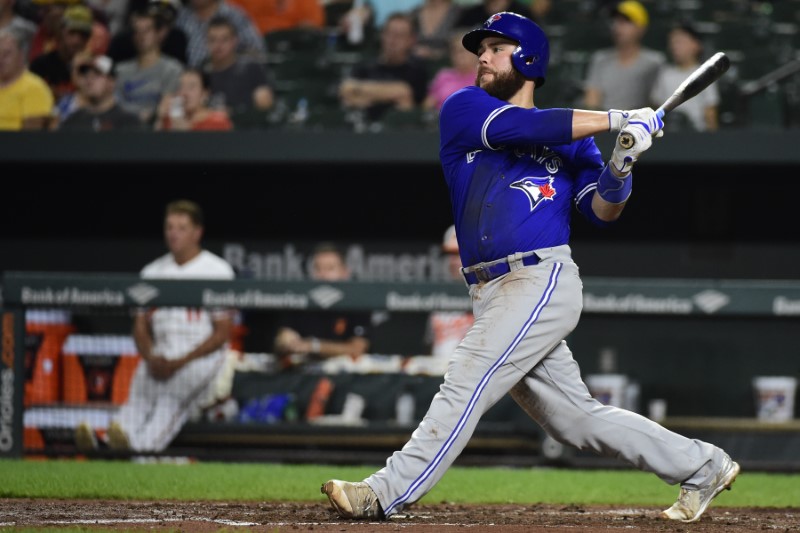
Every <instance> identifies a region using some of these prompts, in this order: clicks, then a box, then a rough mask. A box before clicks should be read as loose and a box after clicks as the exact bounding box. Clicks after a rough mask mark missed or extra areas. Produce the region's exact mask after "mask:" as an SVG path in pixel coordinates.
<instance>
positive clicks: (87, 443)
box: [75, 422, 97, 453]
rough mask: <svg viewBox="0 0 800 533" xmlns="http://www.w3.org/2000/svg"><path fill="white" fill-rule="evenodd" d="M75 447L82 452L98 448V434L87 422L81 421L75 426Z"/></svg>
mask: <svg viewBox="0 0 800 533" xmlns="http://www.w3.org/2000/svg"><path fill="white" fill-rule="evenodd" d="M75 447H76V448H77V449H78V451H79V452H82V453H87V452H92V451H94V450H96V449H97V436H96V435H95V433H94V429H93V428H92V427H91V426H90V425H89V424H88V423H86V422H81V423H80V424H79V425H78V427H76V428H75Z"/></svg>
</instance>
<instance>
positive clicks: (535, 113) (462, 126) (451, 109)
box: [439, 87, 572, 153]
mask: <svg viewBox="0 0 800 533" xmlns="http://www.w3.org/2000/svg"><path fill="white" fill-rule="evenodd" d="M439 126H440V135H441V140H442V148H443V149H444V150H446V151H453V152H456V153H464V152H469V151H472V150H481V149H489V150H497V149H500V148H502V147H514V146H528V145H532V144H564V143H569V142H571V141H572V109H537V108H533V109H524V108H521V107H519V106H515V105H512V104H509V103H508V102H505V101H503V100H499V99H497V98H494V97H492V96H489V95H488V94H487V93H486V91H484V90H483V89H481V88H479V87H465V88H463V89H460V90H458V91H456V92H455V93H453V94H451V95H450V96H449V97H448V98H447V100H445V102H444V104H443V105H442V111H441V113H440V116H439Z"/></svg>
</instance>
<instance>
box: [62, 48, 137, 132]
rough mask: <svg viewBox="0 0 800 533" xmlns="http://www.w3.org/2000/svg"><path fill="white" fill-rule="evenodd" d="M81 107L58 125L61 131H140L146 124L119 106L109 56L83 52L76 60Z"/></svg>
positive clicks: (111, 62)
mask: <svg viewBox="0 0 800 533" xmlns="http://www.w3.org/2000/svg"><path fill="white" fill-rule="evenodd" d="M74 68H75V79H76V83H77V87H78V95H77V99H78V102H79V107H78V108H77V109H76V110H75V111H73V112H71V113H70V114H69V115H68V116H67V117H66V118H65V119H63V121H61V122H60V123H59V124H58V127H57V129H58V130H60V131H122V130H127V131H138V130H144V129H145V126H144V123H143V122H142V121H141V120H139V117H138V116H137V115H136V114H135V113H131V112H129V111H126V110H125V109H123V108H122V106H120V105H119V102H118V101H117V98H116V95H115V89H116V81H115V79H114V64H113V61H112V60H111V58H110V57H108V56H91V55H89V54H81V55H80V56H79V61H76V63H75V67H74Z"/></svg>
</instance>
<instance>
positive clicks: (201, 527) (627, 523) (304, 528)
mask: <svg viewBox="0 0 800 533" xmlns="http://www.w3.org/2000/svg"><path fill="white" fill-rule="evenodd" d="M659 511H660V509H656V508H640V507H636V508H629V507H627V508H626V507H605V506H604V507H598V506H582V507H576V506H568V507H564V506H550V505H530V506H520V505H500V506H498V505H482V506H472V505H449V504H436V505H434V504H428V505H423V504H418V505H415V506H413V507H412V508H411V509H408V510H407V512H405V513H403V514H401V515H399V516H395V517H393V518H392V519H391V520H388V521H386V522H352V521H346V520H340V519H339V518H338V517H337V516H336V515H335V514H334V513H333V512H332V511H331V510H330V509H329V508H328V505H327V501H326V500H320V501H319V502H318V503H307V502H304V503H286V502H280V503H277V502H164V501H116V500H112V501H106V500H39V499H3V500H0V528H7V527H26V528H30V527H48V528H53V527H55V528H61V527H63V528H66V527H74V526H76V525H80V526H82V527H84V528H86V527H89V528H95V527H96V528H102V529H105V530H109V529H113V530H116V529H119V530H126V531H144V530H148V531H181V532H188V531H192V532H195V531H197V532H201V533H206V532H217V531H225V532H226V533H227V532H231V531H238V530H241V531H254V532H264V533H281V532H287V533H289V532H291V533H300V532H315V533H318V532H320V531H322V532H328V531H337V532H343V531H355V532H370V531H376V532H379V533H380V532H384V531H386V532H388V531H403V532H405V533H417V532H427V533H432V532H440V531H441V532H448V531H453V532H454V531H463V530H464V528H465V527H467V528H471V530H472V531H493V532H497V533H518V532H523V531H524V532H527V533H538V532H545V531H546V532H548V533H561V532H570V533H574V532H576V531H580V532H592V533H593V532H597V531H606V532H607V531H614V530H635V531H645V532H650V531H659V532H669V531H675V532H699V531H701V532H712V533H716V532H720V533H721V532H726V533H737V532H751V531H762V530H766V531H780V532H791V531H800V508H794V509H764V508H730V507H713V506H712V507H711V508H709V510H708V511H707V512H706V514H705V515H704V516H703V518H702V519H701V520H700V521H699V522H697V523H694V524H682V523H676V522H666V521H663V520H659V519H658V518H657V516H658V512H659Z"/></svg>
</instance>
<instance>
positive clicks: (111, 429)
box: [108, 421, 131, 452]
mask: <svg viewBox="0 0 800 533" xmlns="http://www.w3.org/2000/svg"><path fill="white" fill-rule="evenodd" d="M108 447H109V448H111V449H112V450H115V451H118V452H127V451H129V450H130V449H131V442H130V440H128V435H127V434H126V433H125V430H124V429H122V426H120V425H119V422H116V421H115V422H111V424H109V426H108Z"/></svg>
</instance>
